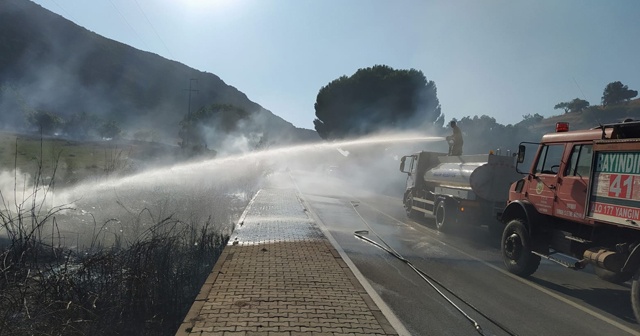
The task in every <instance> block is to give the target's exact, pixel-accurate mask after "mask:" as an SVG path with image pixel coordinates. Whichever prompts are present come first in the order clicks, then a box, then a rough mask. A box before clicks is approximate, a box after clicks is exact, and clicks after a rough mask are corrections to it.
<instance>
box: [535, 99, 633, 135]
mask: <svg viewBox="0 0 640 336" xmlns="http://www.w3.org/2000/svg"><path fill="white" fill-rule="evenodd" d="M627 118H631V119H640V99H634V100H631V101H629V102H626V103H620V104H616V105H613V106H600V105H595V106H591V107H589V108H587V109H585V110H584V111H582V112H575V113H564V114H561V115H557V116H552V117H548V118H545V119H543V120H542V121H540V122H539V123H535V124H532V125H530V126H529V129H531V130H532V131H535V132H536V133H547V132H553V131H554V130H555V125H556V123H557V122H568V123H569V125H570V127H571V129H573V130H578V129H588V128H592V127H596V126H598V125H600V124H609V123H615V122H619V121H622V120H624V119H627Z"/></svg>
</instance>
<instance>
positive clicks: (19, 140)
mask: <svg viewBox="0 0 640 336" xmlns="http://www.w3.org/2000/svg"><path fill="white" fill-rule="evenodd" d="M180 158H181V152H180V149H179V148H178V147H175V146H169V145H164V144H159V143H152V142H143V141H128V140H118V141H73V140H66V139H57V138H40V137H38V136H30V135H23V134H15V133H10V132H0V171H13V169H14V168H17V169H18V171H19V172H20V173H21V174H30V175H31V176H36V175H39V176H42V177H43V178H45V181H46V182H48V181H50V178H51V177H54V181H55V183H56V184H57V185H59V186H64V185H69V184H74V183H77V182H80V181H83V180H86V179H89V178H98V177H104V176H110V175H124V174H129V173H132V172H135V171H137V170H139V169H141V168H143V167H144V166H146V165H149V164H169V163H175V162H176V160H180Z"/></svg>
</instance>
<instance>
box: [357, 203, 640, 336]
mask: <svg viewBox="0 0 640 336" xmlns="http://www.w3.org/2000/svg"><path fill="white" fill-rule="evenodd" d="M354 198H355V199H356V200H357V201H358V202H360V204H364V205H366V206H367V207H369V208H371V209H372V210H374V211H376V212H378V213H380V214H382V215H384V216H386V217H389V218H391V219H392V220H394V221H396V222H398V223H401V224H404V225H408V224H407V223H405V222H403V221H400V220H398V219H396V218H395V217H393V216H391V215H388V214H387V213H385V212H383V211H381V210H380V209H378V208H376V207H374V206H373V205H371V204H369V203H366V202H362V201H361V200H359V199H358V198H357V197H354ZM425 232H427V233H428V234H429V235H430V236H431V238H433V239H435V240H437V241H439V242H441V243H443V244H445V245H447V246H448V247H450V248H452V249H453V250H455V251H457V252H458V253H461V254H463V255H465V256H466V257H468V258H471V259H473V260H476V261H479V262H480V263H482V264H484V265H485V266H487V267H489V268H492V269H494V270H496V271H498V272H500V273H502V274H504V275H507V276H509V277H511V278H512V279H515V280H517V281H519V282H521V283H523V284H525V285H528V286H530V287H532V288H534V289H537V290H539V291H541V292H543V293H545V294H547V295H549V296H551V297H553V298H555V299H557V300H560V301H562V302H564V303H566V304H568V305H570V306H572V307H574V308H576V309H578V310H581V311H583V312H585V313H587V314H589V315H591V316H593V317H595V318H597V319H599V320H601V321H603V322H606V323H609V324H610V325H612V326H614V327H617V328H618V329H620V330H622V331H626V332H628V333H629V334H631V335H640V332H638V331H636V330H634V329H632V328H629V327H627V326H625V325H624V324H621V323H619V322H618V321H615V320H612V319H610V318H608V317H606V316H604V315H602V314H600V313H598V312H596V311H593V310H591V309H589V308H587V307H584V306H582V305H579V304H577V303H575V302H573V301H571V300H569V299H567V298H565V297H562V296H561V295H558V294H556V293H554V292H552V291H550V290H548V289H546V288H544V287H542V286H540V285H537V284H535V283H532V282H531V281H528V280H526V279H524V278H521V277H519V276H517V275H514V274H511V273H509V272H508V271H506V270H504V269H502V268H499V267H496V266H494V265H491V264H490V263H488V262H485V261H484V260H482V259H479V258H477V257H475V256H473V255H470V254H468V253H466V252H464V251H462V250H461V249H459V248H457V247H455V246H453V245H451V244H449V243H445V242H443V241H441V240H440V239H438V238H437V237H435V236H434V235H433V233H431V232H429V231H425Z"/></svg>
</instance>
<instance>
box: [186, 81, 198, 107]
mask: <svg viewBox="0 0 640 336" xmlns="http://www.w3.org/2000/svg"><path fill="white" fill-rule="evenodd" d="M193 81H196V83H198V79H197V78H191V79H189V106H188V107H187V116H188V117H191V93H192V92H195V93H198V92H199V91H198V90H194V89H192V88H191V84H193ZM185 90H186V89H185Z"/></svg>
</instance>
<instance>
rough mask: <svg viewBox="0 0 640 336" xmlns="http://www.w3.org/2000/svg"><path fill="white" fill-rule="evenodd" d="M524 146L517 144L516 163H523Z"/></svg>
mask: <svg viewBox="0 0 640 336" xmlns="http://www.w3.org/2000/svg"><path fill="white" fill-rule="evenodd" d="M525 151H526V150H525V146H524V145H520V146H518V163H523V162H524V154H525Z"/></svg>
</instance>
